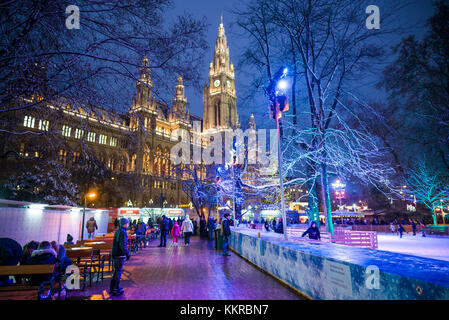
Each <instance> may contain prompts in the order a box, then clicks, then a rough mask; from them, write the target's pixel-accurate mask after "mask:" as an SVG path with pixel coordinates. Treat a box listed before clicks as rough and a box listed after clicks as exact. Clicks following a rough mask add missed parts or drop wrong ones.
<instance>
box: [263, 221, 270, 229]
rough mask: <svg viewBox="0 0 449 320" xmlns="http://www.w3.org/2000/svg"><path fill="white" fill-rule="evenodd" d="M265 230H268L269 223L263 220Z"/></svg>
mask: <svg viewBox="0 0 449 320" xmlns="http://www.w3.org/2000/svg"><path fill="white" fill-rule="evenodd" d="M264 225H265V230H267V231H270V225H269V223H268V220H265V224H264Z"/></svg>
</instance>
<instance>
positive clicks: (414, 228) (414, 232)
mask: <svg viewBox="0 0 449 320" xmlns="http://www.w3.org/2000/svg"><path fill="white" fill-rule="evenodd" d="M410 225H411V226H412V230H413V235H414V236H416V224H415V221H413V220H410Z"/></svg>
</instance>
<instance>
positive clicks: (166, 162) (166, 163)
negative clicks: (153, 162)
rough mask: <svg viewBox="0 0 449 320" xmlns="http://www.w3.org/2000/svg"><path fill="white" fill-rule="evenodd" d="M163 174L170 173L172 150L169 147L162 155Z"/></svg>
mask: <svg viewBox="0 0 449 320" xmlns="http://www.w3.org/2000/svg"><path fill="white" fill-rule="evenodd" d="M162 175H164V176H169V175H170V151H169V150H168V148H165V149H164V154H163V156H162Z"/></svg>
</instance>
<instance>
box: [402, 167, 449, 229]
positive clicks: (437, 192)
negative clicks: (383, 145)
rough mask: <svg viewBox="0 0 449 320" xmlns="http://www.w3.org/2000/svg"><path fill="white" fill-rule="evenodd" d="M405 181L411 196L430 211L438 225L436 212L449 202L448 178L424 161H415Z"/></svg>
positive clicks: (434, 222)
mask: <svg viewBox="0 0 449 320" xmlns="http://www.w3.org/2000/svg"><path fill="white" fill-rule="evenodd" d="M405 181H406V183H407V186H408V188H407V190H408V192H409V194H410V195H412V196H414V197H416V200H417V201H418V202H419V203H422V204H423V205H425V206H426V207H427V208H428V209H429V210H430V212H431V214H432V220H433V224H434V225H437V219H436V216H435V210H436V209H437V207H438V206H441V204H442V203H447V201H448V200H449V188H448V187H447V185H448V182H449V181H448V179H447V177H446V178H445V177H444V176H443V175H442V174H441V172H440V171H439V170H438V169H434V168H432V166H431V165H430V164H429V163H428V162H427V161H426V160H425V159H424V160H421V161H415V165H414V167H413V168H411V169H410V170H408V172H407V175H406V179H405Z"/></svg>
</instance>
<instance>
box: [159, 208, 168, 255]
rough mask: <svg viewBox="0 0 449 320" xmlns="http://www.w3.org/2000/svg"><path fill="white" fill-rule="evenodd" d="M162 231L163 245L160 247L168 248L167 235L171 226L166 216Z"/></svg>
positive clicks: (162, 223)
mask: <svg viewBox="0 0 449 320" xmlns="http://www.w3.org/2000/svg"><path fill="white" fill-rule="evenodd" d="M160 229H161V244H160V245H159V247H166V246H167V235H168V231H169V230H170V225H169V222H168V219H167V217H166V216H165V215H163V216H162V220H161V225H160Z"/></svg>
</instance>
